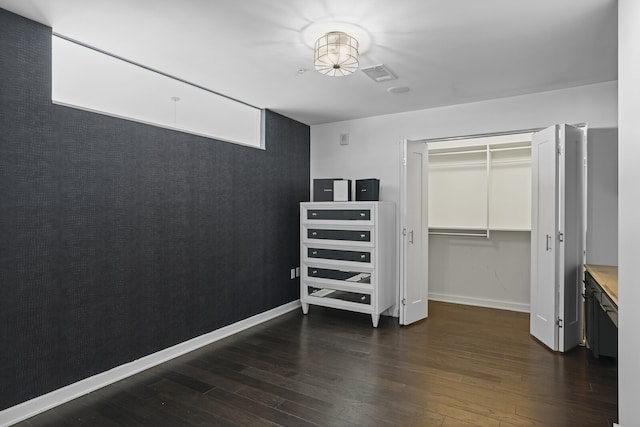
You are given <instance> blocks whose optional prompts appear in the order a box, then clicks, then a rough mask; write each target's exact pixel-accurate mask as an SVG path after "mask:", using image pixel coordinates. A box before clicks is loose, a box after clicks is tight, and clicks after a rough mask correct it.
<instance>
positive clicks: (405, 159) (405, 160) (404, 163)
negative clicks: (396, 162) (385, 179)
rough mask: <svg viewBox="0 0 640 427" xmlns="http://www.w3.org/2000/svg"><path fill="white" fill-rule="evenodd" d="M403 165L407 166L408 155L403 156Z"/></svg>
mask: <svg viewBox="0 0 640 427" xmlns="http://www.w3.org/2000/svg"><path fill="white" fill-rule="evenodd" d="M402 166H407V158H406V157H403V158H402Z"/></svg>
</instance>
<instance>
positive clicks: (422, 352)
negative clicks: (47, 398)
mask: <svg viewBox="0 0 640 427" xmlns="http://www.w3.org/2000/svg"><path fill="white" fill-rule="evenodd" d="M429 310H430V313H429V318H428V319H427V320H424V321H421V322H418V323H416V324H414V325H411V326H405V327H400V326H399V325H398V322H397V319H395V318H390V317H383V318H381V319H380V325H379V328H377V329H374V328H372V327H371V319H370V317H369V316H366V315H363V314H359V313H351V312H345V311H339V310H332V309H326V308H322V307H315V306H314V307H312V308H311V310H310V313H309V315H307V316H304V315H302V313H301V312H300V311H295V312H292V313H288V314H286V315H284V316H281V317H279V318H277V319H274V320H271V321H269V322H267V323H264V324H261V325H258V326H256V327H254V328H251V329H249V330H246V331H243V332H241V333H238V334H236V335H234V336H232V337H228V338H226V339H224V340H221V341H218V342H216V343H213V344H211V345H209V346H206V347H203V348H201V349H198V350H196V351H194V352H191V353H189V354H186V355H184V356H181V357H179V358H176V359H174V360H171V361H169V362H167V363H164V364H162V365H159V366H156V367H154V368H151V369H149V370H147V371H144V372H141V373H140V374H138V375H135V376H132V377H130V378H127V379H125V380H122V381H119V382H118V383H115V384H112V385H110V386H107V387H105V388H102V389H100V390H97V391H95V392H93V393H90V394H88V395H86V396H82V397H80V398H78V399H75V400H73V401H71V402H68V403H66V404H63V405H60V406H58V407H56V408H54V409H52V410H49V411H47V412H44V413H42V414H39V415H36V416H34V417H33V418H30V419H28V420H25V421H23V422H21V423H18V424H17V425H18V426H20V427H42V426H70V427H77V426H97V427H102V426H104V427H109V426H154V427H156V426H228V427H234V426H265V427H269V426H292V427H304V426H335V427H350V426H375V427H378V426H439V427H465V426H475V427H478V426H491V427H514V426H545V427H554V426H558V427H564V426H571V427H574V426H581V427H589V426H594V427H605V426H611V425H612V423H613V422H615V421H616V419H617V367H616V363H615V360H612V359H608V358H600V359H595V358H594V357H593V356H592V355H591V353H590V352H589V351H588V350H587V349H585V348H583V347H579V348H576V349H574V350H572V351H570V352H568V353H567V354H557V353H553V352H551V351H549V350H547V349H546V348H545V347H544V346H543V345H542V344H540V343H539V342H537V341H536V340H535V339H533V338H532V337H531V336H530V335H529V316H528V314H525V313H516V312H510V311H504V310H493V309H486V308H479V307H470V306H463V305H456V304H447V303H439V302H430V306H429Z"/></svg>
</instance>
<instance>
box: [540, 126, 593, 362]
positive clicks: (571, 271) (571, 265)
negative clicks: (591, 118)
mask: <svg viewBox="0 0 640 427" xmlns="http://www.w3.org/2000/svg"><path fill="white" fill-rule="evenodd" d="M531 155H532V186H533V188H532V214H531V226H532V229H531V320H530V330H531V334H532V335H533V336H534V337H535V338H537V339H538V340H539V341H540V342H542V343H543V344H545V345H546V346H547V347H549V348H550V349H551V350H554V351H562V352H564V351H568V350H570V349H571V348H573V347H575V346H576V345H578V344H580V343H581V341H582V299H581V298H580V297H581V294H582V292H581V289H582V276H583V274H584V273H583V271H584V267H583V263H584V258H585V253H584V248H585V241H584V240H585V233H584V230H585V227H584V224H585V210H584V206H585V204H584V201H585V191H584V190H585V188H584V183H585V182H586V180H585V173H586V172H585V166H584V165H585V164H586V162H585V155H586V150H585V138H584V132H583V131H582V130H581V129H578V128H576V127H573V126H569V125H555V126H552V127H550V128H547V129H544V130H542V131H540V132H537V133H535V134H534V135H533V139H532V151H531Z"/></svg>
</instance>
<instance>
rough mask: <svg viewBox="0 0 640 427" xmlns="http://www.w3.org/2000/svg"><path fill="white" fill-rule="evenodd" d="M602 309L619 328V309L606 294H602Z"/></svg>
mask: <svg viewBox="0 0 640 427" xmlns="http://www.w3.org/2000/svg"><path fill="white" fill-rule="evenodd" d="M599 296H600V307H601V308H602V310H604V312H605V313H607V316H609V319H611V321H612V322H613V324H614V325H616V327H617V326H618V307H617V306H616V305H615V304H614V303H613V301H612V300H611V298H609V296H608V295H607V293H606V292H600V295H599Z"/></svg>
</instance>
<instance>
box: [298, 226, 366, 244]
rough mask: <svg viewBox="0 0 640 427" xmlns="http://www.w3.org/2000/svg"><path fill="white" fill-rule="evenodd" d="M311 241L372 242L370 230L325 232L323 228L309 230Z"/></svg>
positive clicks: (308, 235) (308, 236)
mask: <svg viewBox="0 0 640 427" xmlns="http://www.w3.org/2000/svg"><path fill="white" fill-rule="evenodd" d="M307 238H308V239H309V240H316V239H317V240H341V241H349V242H371V231H369V230H325V229H322V228H308V229H307Z"/></svg>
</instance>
